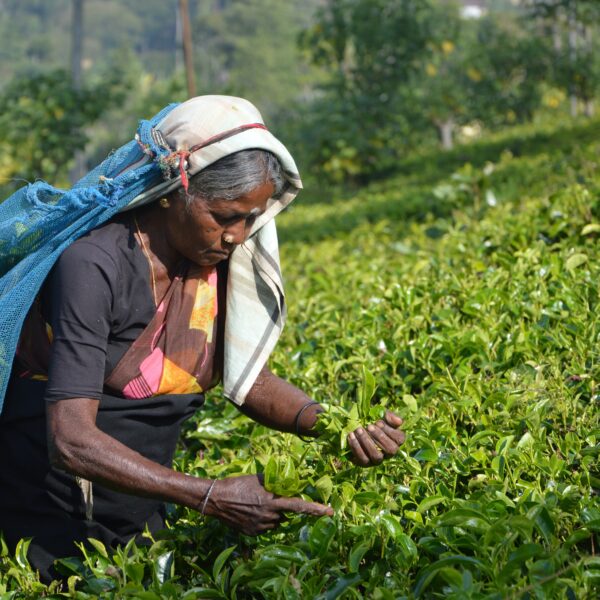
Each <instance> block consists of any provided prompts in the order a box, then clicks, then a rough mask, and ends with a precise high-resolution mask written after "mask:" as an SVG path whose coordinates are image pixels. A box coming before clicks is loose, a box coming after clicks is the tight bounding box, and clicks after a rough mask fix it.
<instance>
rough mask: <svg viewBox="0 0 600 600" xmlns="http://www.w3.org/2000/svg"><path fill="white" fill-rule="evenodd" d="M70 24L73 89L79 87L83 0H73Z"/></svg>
mask: <svg viewBox="0 0 600 600" xmlns="http://www.w3.org/2000/svg"><path fill="white" fill-rule="evenodd" d="M72 6H73V17H72V25H71V77H72V78H73V85H74V86H75V89H77V90H78V89H80V88H81V54H82V50H83V0H73V4H72Z"/></svg>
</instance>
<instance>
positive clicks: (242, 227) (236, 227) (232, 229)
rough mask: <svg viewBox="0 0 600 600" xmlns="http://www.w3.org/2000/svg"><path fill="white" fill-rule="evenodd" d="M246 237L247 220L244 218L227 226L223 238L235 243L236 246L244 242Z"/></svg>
mask: <svg viewBox="0 0 600 600" xmlns="http://www.w3.org/2000/svg"><path fill="white" fill-rule="evenodd" d="M246 237H247V227H246V221H245V220H244V219H242V220H241V221H238V222H237V223H234V224H233V225H230V226H229V227H227V229H226V231H225V235H224V236H223V239H225V240H226V241H227V242H228V243H230V244H235V245H236V246H239V245H240V244H243V243H244V242H245V241H246Z"/></svg>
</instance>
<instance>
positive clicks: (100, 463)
mask: <svg viewBox="0 0 600 600" xmlns="http://www.w3.org/2000/svg"><path fill="white" fill-rule="evenodd" d="M97 407H98V401H97V400H92V399H89V398H74V399H69V400H61V401H59V402H54V403H51V404H49V405H48V445H49V454H50V460H51V463H52V464H53V465H54V466H56V467H59V468H62V469H64V470H66V471H68V472H70V473H72V474H73V475H77V476H79V477H83V478H84V479H88V480H90V481H93V482H96V483H99V484H101V485H104V486H106V487H109V488H111V489H114V490H117V491H120V492H124V493H127V494H132V495H135V496H142V497H149V498H155V499H157V500H162V501H165V502H174V503H176V504H182V505H184V506H188V507H189V508H193V509H196V510H198V508H199V507H201V505H202V502H203V500H204V498H205V496H206V493H207V492H208V488H209V486H210V483H211V482H210V481H209V480H205V479H200V478H197V477H192V476H189V475H185V474H183V473H178V472H177V471H174V470H172V469H170V468H168V467H165V466H163V465H160V464H158V463H156V462H154V461H152V460H150V459H148V458H146V457H144V456H142V455H141V454H139V453H138V452H135V451H134V450H132V449H131V448H128V447H127V446H125V445H124V444H122V443H121V442H119V441H118V440H116V439H115V438H113V437H111V436H110V435H108V434H106V433H104V432H103V431H101V430H100V429H98V428H97V427H96V424H95V418H96V412H97Z"/></svg>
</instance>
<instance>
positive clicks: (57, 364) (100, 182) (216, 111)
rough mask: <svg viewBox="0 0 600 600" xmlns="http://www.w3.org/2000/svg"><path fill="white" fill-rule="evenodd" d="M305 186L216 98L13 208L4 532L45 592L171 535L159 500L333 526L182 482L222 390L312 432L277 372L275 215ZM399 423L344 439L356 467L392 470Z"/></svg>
mask: <svg viewBox="0 0 600 600" xmlns="http://www.w3.org/2000/svg"><path fill="white" fill-rule="evenodd" d="M300 187H301V183H300V179H299V177H298V174H297V170H296V166H295V164H294V161H293V159H292V157H291V156H290V155H289V153H288V151H287V150H286V149H285V147H284V146H283V145H282V144H281V143H280V142H279V141H278V140H277V139H276V138H275V137H274V136H273V135H272V134H271V133H270V132H269V131H268V130H267V129H266V128H265V126H264V124H263V122H262V119H261V117H260V114H259V113H258V111H256V109H255V108H254V107H253V106H252V105H251V104H250V103H248V102H247V101H245V100H241V99H239V98H230V97H223V96H206V97H199V98H194V99H192V100H189V101H187V102H185V103H183V104H181V105H178V106H175V107H173V106H170V107H167V109H165V110H164V111H162V112H161V113H159V115H157V117H155V119H154V120H153V121H151V122H145V121H144V122H142V123H141V126H140V129H139V131H138V136H137V138H136V141H135V142H133V143H130V144H129V145H127V146H124V147H123V148H121V149H120V150H119V151H117V152H116V153H115V154H114V155H112V156H111V157H109V158H108V159H107V161H105V163H103V164H102V165H101V166H100V167H99V168H98V169H96V170H95V171H93V172H92V173H91V174H90V175H89V176H88V177H87V178H84V180H82V181H81V182H79V183H78V184H77V185H76V186H75V187H74V188H73V190H71V191H68V192H62V191H60V190H56V189H54V188H50V186H47V185H45V184H43V183H37V184H34V185H33V186H29V187H28V188H25V190H24V191H23V190H22V191H20V192H18V193H17V194H15V196H13V197H11V198H9V199H8V200H7V201H6V202H5V204H4V205H2V206H1V207H0V212H1V211H4V212H3V213H2V214H0V221H1V222H2V223H3V225H2V227H3V228H4V229H3V230H1V231H0V233H3V234H6V239H7V240H8V247H7V246H4V247H3V248H2V251H3V253H4V256H3V262H2V269H3V271H2V274H3V277H2V285H1V286H0V294H1V295H0V308H3V309H6V310H7V311H8V312H7V313H5V314H7V317H6V319H7V322H9V323H12V327H11V328H10V331H13V332H14V331H16V332H17V334H18V333H19V332H20V337H19V338H18V339H19V343H18V346H16V343H13V346H12V347H11V339H17V338H16V337H15V336H13V338H11V337H10V336H5V335H4V333H3V336H4V338H3V339H2V340H0V341H1V342H2V344H1V346H2V348H4V350H3V352H5V353H6V355H5V356H2V355H0V365H2V364H4V365H6V364H7V365H8V367H7V369H8V370H7V369H5V370H4V372H3V373H4V375H3V377H4V379H0V384H2V385H4V387H7V389H6V395H5V402H4V410H3V413H2V417H1V419H0V457H1V460H0V489H1V490H2V494H1V495H0V530H1V531H2V532H3V534H4V536H5V539H6V540H7V541H8V542H9V544H10V545H13V546H14V544H15V543H16V541H17V540H18V539H20V538H22V537H33V542H32V544H31V546H30V560H31V561H32V563H33V565H34V566H35V567H36V568H37V569H39V570H40V573H41V574H42V577H43V578H45V579H46V580H48V579H50V578H52V576H53V575H54V571H53V567H52V563H53V561H54V560H55V559H56V558H57V557H63V556H68V555H72V554H73V553H74V551H75V546H74V542H76V541H79V542H81V541H85V540H86V539H87V538H88V537H93V538H97V539H100V540H101V541H103V542H104V543H105V544H107V545H111V546H114V545H116V544H120V543H125V542H126V541H127V540H128V539H129V538H131V537H132V536H136V535H138V534H139V533H140V532H141V531H142V530H143V529H144V528H145V527H146V526H148V527H149V529H150V530H151V531H156V530H157V529H160V528H161V527H162V526H163V525H164V503H165V502H173V503H177V504H181V505H184V506H187V507H190V508H193V509H195V510H198V511H199V512H201V513H202V514H204V515H210V516H213V517H216V518H218V519H220V520H222V521H223V522H224V523H226V524H228V525H230V526H231V527H233V528H235V529H237V530H240V531H242V532H244V533H246V534H258V533H260V532H263V531H266V530H268V529H272V528H274V527H275V526H277V524H278V523H279V522H280V521H281V519H282V515H283V513H284V512H297V513H305V514H310V515H317V516H318V515H328V514H332V510H331V508H329V507H327V506H324V505H321V504H317V503H314V502H307V501H304V500H303V499H301V498H284V497H277V496H274V495H273V494H271V493H269V492H268V491H266V490H265V489H264V487H263V485H262V479H261V478H260V476H255V475H245V476H239V477H229V478H224V479H220V480H214V481H210V480H205V479H201V478H197V477H192V476H189V475H186V474H184V473H179V472H177V471H174V470H173V469H172V468H171V461H172V458H173V453H174V451H175V446H176V443H177V439H178V436H179V433H180V427H181V424H182V422H183V421H184V420H185V419H187V418H189V417H190V416H191V415H192V414H193V413H194V412H195V411H197V410H198V409H200V408H201V406H202V404H203V401H204V395H203V394H204V392H205V391H206V390H208V389H210V388H211V387H212V386H214V385H215V384H216V383H218V382H220V381H222V382H223V386H224V393H225V395H226V396H227V397H228V398H229V399H230V400H231V401H232V402H234V403H235V404H236V405H237V406H238V408H239V409H240V410H241V411H242V412H243V413H244V414H246V415H248V416H249V417H251V418H252V419H254V420H255V421H257V422H259V423H262V424H264V425H267V426H269V427H272V428H274V429H277V430H280V431H286V432H292V433H297V434H301V435H315V434H314V432H313V431H312V427H313V425H314V423H315V421H316V419H317V414H318V412H319V404H318V403H317V402H314V401H312V400H311V399H310V398H309V397H307V396H306V395H305V394H304V393H303V392H301V391H300V390H298V389H297V388H295V387H294V386H292V385H290V384H289V383H286V382H285V381H284V380H282V379H280V378H279V377H276V376H275V375H273V374H272V373H271V372H270V371H269V369H268V367H267V366H266V361H267V358H268V355H269V353H270V352H271V350H272V348H273V346H274V344H275V342H276V340H277V337H278V334H279V331H280V329H281V326H282V322H283V317H284V310H285V309H284V305H283V293H282V288H281V275H280V271H279V260H278V253H277V239H276V236H275V229H274V223H273V217H274V216H275V215H276V214H277V213H278V212H279V211H281V210H282V209H283V208H284V207H285V206H287V205H288V204H289V203H290V202H291V201H292V200H293V198H294V196H295V195H296V193H297V191H298V189H299V188H300ZM40 215H41V216H40ZM19 223H20V224H21V230H20V229H19V227H18V224H19ZM11 227H12V228H15V230H16V231H17V233H16V234H15V233H14V232H13V233H10V232H9V228H11ZM23 227H25V229H26V230H27V234H28V235H27V236H25V235H23V231H22V228H23ZM50 230H52V231H50ZM10 231H12V229H10ZM19 231H20V233H19ZM49 231H50V233H48V232H49ZM65 231H68V232H69V233H68V235H66V236H65V235H64V232H65ZM9 233H10V236H12V237H10V236H9ZM61 236H62V237H61ZM3 239H4V236H3ZM24 239H26V240H27V242H26V243H27V244H29V245H27V246H25V247H23V246H22V244H23V243H25V242H23V240H24ZM20 244H21V245H20ZM57 258H58V260H56V259H57ZM28 261H30V262H29V263H28ZM54 263H55V264H54ZM40 265H41V266H40ZM51 267H52V268H51ZM50 269H51V270H50ZM36 286H37V287H36ZM34 296H35V297H36V300H35V302H34V303H33V305H32V306H31V307H29V305H30V304H31V298H33V297H34ZM26 297H29V301H28V302H25V301H24V300H23V298H26ZM14 307H16V308H14ZM11 311H12V312H11ZM25 314H26V317H25ZM20 315H22V318H21V319H20V320H19V316H20ZM6 348H8V349H6ZM13 354H15V358H14V361H12V355H13ZM7 355H8V358H9V359H11V360H6V359H7ZM11 362H12V369H11V367H10V363H11ZM7 372H9V376H6V373H7ZM5 384H7V385H5ZM0 391H2V390H0ZM400 424H401V420H400V419H399V418H398V417H397V416H395V415H394V414H392V413H387V415H386V417H385V419H384V420H382V421H379V422H378V423H376V424H374V425H369V426H368V427H367V428H359V429H358V430H357V431H356V432H354V433H351V434H350V436H349V446H350V447H351V448H352V451H353V453H354V458H355V461H356V462H357V463H358V464H361V465H365V466H366V465H371V464H377V463H379V462H381V460H382V459H383V458H384V456H385V455H388V456H389V455H393V454H394V453H395V452H396V451H397V449H398V446H399V445H400V444H401V443H402V441H403V439H404V437H403V433H402V432H401V431H400V430H399V429H398V427H399V426H400Z"/></svg>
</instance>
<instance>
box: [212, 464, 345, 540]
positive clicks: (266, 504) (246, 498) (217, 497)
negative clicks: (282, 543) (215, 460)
mask: <svg viewBox="0 0 600 600" xmlns="http://www.w3.org/2000/svg"><path fill="white" fill-rule="evenodd" d="M285 512H295V513H302V514H306V515H315V516H317V517H322V516H325V515H327V516H332V515H333V509H332V508H331V507H329V506H325V505H324V504H318V503H317V502H306V501H305V500H302V498H286V497H283V496H276V495H275V494H272V493H271V492H268V491H267V490H266V489H265V488H264V486H263V478H262V475H242V476H240V477H228V478H226V479H219V480H217V482H216V483H215V485H214V487H213V490H212V492H211V494H210V497H209V499H208V502H207V503H206V508H205V510H204V514H206V515H210V516H212V517H216V518H217V519H219V520H221V521H223V523H225V524H226V525H228V526H229V527H231V528H233V529H236V530H238V531H240V532H241V533H244V534H246V535H258V534H260V533H263V532H264V531H267V530H269V529H274V528H275V527H277V526H278V525H279V524H280V523H281V521H282V520H283V519H284V518H285V517H284V515H283V513H285Z"/></svg>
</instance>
